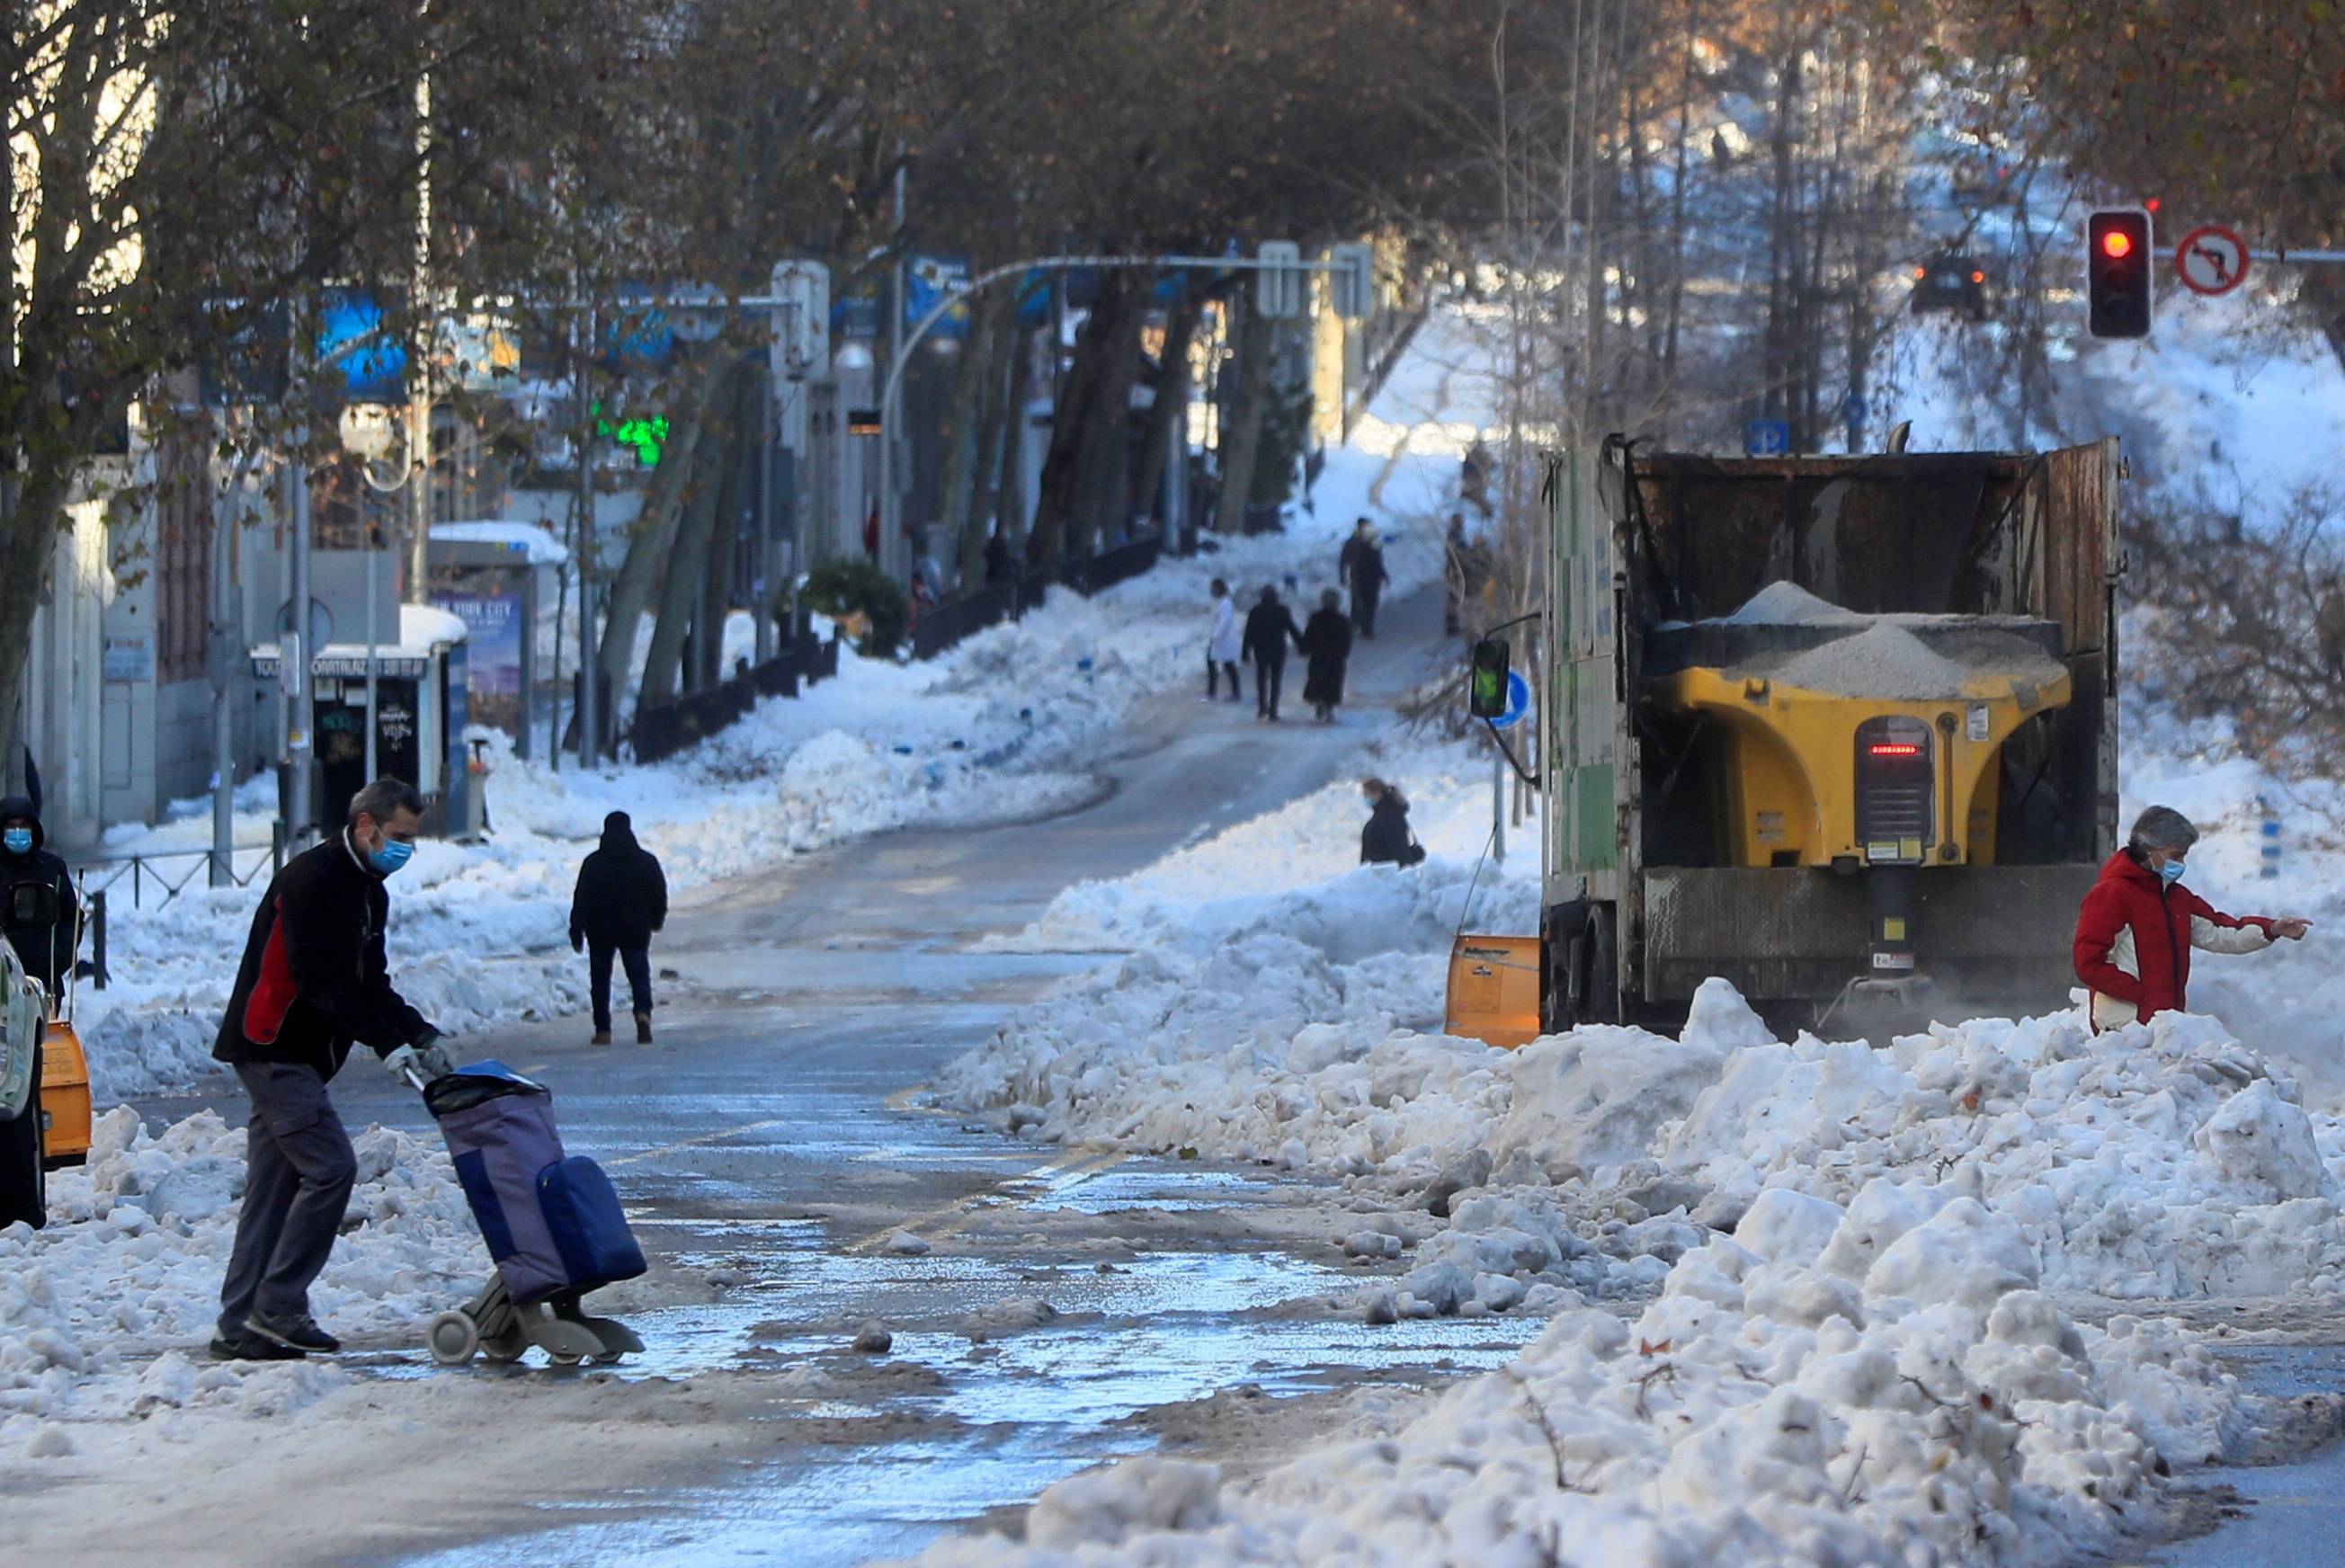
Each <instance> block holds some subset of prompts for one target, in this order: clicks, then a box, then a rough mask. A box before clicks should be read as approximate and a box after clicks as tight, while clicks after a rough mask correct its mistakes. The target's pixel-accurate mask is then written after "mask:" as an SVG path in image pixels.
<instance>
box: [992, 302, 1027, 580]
mask: <svg viewBox="0 0 2345 1568" xmlns="http://www.w3.org/2000/svg"><path fill="white" fill-rule="evenodd" d="M1031 348H1032V344H1031V341H1030V339H1029V337H1028V335H1027V334H1026V333H1025V332H1023V331H1021V330H1020V329H1018V327H1017V326H1016V324H1015V323H1014V322H1013V323H1012V325H1011V327H1010V385H1009V388H1008V389H1007V390H1005V391H1004V392H1003V393H1002V396H1001V457H1000V463H999V464H998V465H997V467H996V469H995V479H994V485H993V495H992V497H991V504H990V507H989V508H988V510H989V511H991V512H992V513H993V515H994V517H995V519H996V520H997V521H996V526H997V527H998V528H1000V531H1001V538H1002V541H1004V542H1005V543H1007V544H1008V545H1009V546H1010V548H1011V549H1013V550H1023V549H1024V548H1025V546H1026V539H1025V535H1026V531H1027V529H1028V527H1029V525H1030V522H1031V521H1032V518H1033V511H1032V509H1031V507H1030V505H1029V503H1028V501H1027V499H1026V405H1027V404H1028V403H1029V402H1030V401H1031V400H1032V393H1033V386H1034V356H1033V354H1032V352H1031V351H1030V350H1031Z"/></svg>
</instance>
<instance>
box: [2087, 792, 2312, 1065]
mask: <svg viewBox="0 0 2345 1568" xmlns="http://www.w3.org/2000/svg"><path fill="white" fill-rule="evenodd" d="M2197 843H2198V829H2197V828H2196V827H2194V826H2192V825H2191V824H2190V819H2189V818H2188V817H2186V816H2184V815H2183V814H2181V813H2180V812H2178V811H2176V810H2175V809H2174V808H2173V807H2172V806H2165V805H2154V806H2151V807H2150V808H2149V809H2148V810H2147V811H2145V812H2143V813H2142V814H2141V816H2140V818H2139V819H2138V820H2137V821H2136V822H2135V824H2133V833H2132V835H2131V836H2130V838H2129V840H2128V841H2127V845H2126V846H2125V847H2124V848H2123V849H2120V850H2118V851H2117V853H2116V854H2115V855H2111V856H2109V861H2108V864H2107V865H2104V866H2102V867H2101V877H2100V880H2099V881H2098V882H2096V883H2095V884H2094V885H2093V890H2092V891H2091V892H2090V893H2087V894H2086V895H2085V904H2084V907H2083V908H2082V909H2081V910H2079V911H2078V912H2077V916H2076V953H2075V960H2076V978H2078V979H2079V980H2082V981H2083V982H2084V983H2085V984H2086V986H2090V987H2091V992H2092V994H2091V998H2090V1000H2089V1001H2087V1002H2086V1016H2087V1017H2089V1018H2090V1019H2091V1020H2092V1025H2093V1028H2094V1029H2095V1030H2096V1032H2097V1031H2099V1030H2102V1029H2121V1028H2123V1027H2125V1026H2126V1025H2127V1024H2130V1023H2134V1022H2137V1021H2138V1022H2141V1023H2145V1024H2146V1023H2147V1022H2149V1020H2150V1019H2151V1018H2152V1017H2155V1016H2156V1015H2157V1014H2159V1013H2165V1012H2177V1013H2178V1012H2182V1011H2185V1010H2186V1008H2187V1004H2188V993H2189V986H2190V950H2191V949H2192V948H2193V947H2197V948H2199V949H2201V950H2202V951H2205V952H2208V953H2260V952H2262V951H2263V950H2264V949H2265V948H2267V947H2269V946H2271V945H2272V944H2273V943H2274V942H2275V941H2289V942H2296V941H2301V940H2302V939H2303V937H2304V934H2305V933H2306V932H2308V931H2309V930H2311V929H2312V923H2311V922H2310V921H2309V920H2273V919H2269V918H2267V917H2266V916H2260V915H2249V916H2236V915H2225V914H2223V913H2222V912H2221V911H2219V910H2218V909H2217V908H2216V907H2215V906H2214V905H2211V904H2209V903H2208V902H2207V901H2206V900H2205V899H2203V898H2201V897H2199V896H2198V895H2197V894H2195V893H2193V892H2191V891H2190V890H2189V889H2188V888H2187V887H2185V886H2183V885H2182V867H2183V861H2184V858H2185V857H2186V856H2188V855H2189V853H2190V846H2191V845H2195V844H2197Z"/></svg>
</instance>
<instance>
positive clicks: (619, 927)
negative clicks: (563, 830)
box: [570, 811, 667, 952]
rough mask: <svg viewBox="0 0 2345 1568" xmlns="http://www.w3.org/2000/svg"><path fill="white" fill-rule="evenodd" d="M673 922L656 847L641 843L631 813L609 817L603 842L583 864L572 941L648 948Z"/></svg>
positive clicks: (572, 917) (572, 903)
mask: <svg viewBox="0 0 2345 1568" xmlns="http://www.w3.org/2000/svg"><path fill="white" fill-rule="evenodd" d="M666 924H667V877H666V876H665V875H664V874H662V872H661V871H660V863H659V861H658V859H657V858H656V857H655V856H654V855H653V854H652V852H651V851H650V850H648V849H645V847H644V846H643V845H640V844H638V843H636V842H635V829H634V823H632V822H631V821H629V820H628V817H627V814H626V813H625V812H623V811H614V812H613V813H612V814H610V815H608V816H606V817H604V819H603V846H602V847H601V848H600V849H597V850H595V851H594V853H593V854H592V855H588V856H587V857H586V859H585V863H584V865H580V866H579V867H578V887H577V891H576V892H575V893H574V894H573V895H571V899H570V941H571V945H572V946H577V945H578V944H579V943H580V942H592V943H594V944H595V945H596V946H604V947H616V948H618V949H620V950H621V951H622V952H624V951H625V950H627V949H629V948H632V947H648V946H651V945H652V933H653V932H655V931H656V930H658V929H659V928H660V927H661V926H665V925H666Z"/></svg>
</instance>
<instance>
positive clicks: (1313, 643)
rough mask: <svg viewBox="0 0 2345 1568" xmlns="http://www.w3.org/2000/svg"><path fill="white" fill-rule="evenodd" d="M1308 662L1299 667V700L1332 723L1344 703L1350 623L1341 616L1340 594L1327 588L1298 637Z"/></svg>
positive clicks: (1350, 640) (1350, 638)
mask: <svg viewBox="0 0 2345 1568" xmlns="http://www.w3.org/2000/svg"><path fill="white" fill-rule="evenodd" d="M1299 641H1300V643H1301V646H1302V649H1303V656H1304V659H1306V660H1308V661H1309V663H1306V664H1305V665H1304V670H1303V700H1304V702H1306V703H1310V704H1311V711H1312V712H1313V713H1316V714H1317V715H1318V716H1319V722H1320V723H1323V724H1326V723H1334V722H1335V710H1336V709H1337V708H1339V707H1341V706H1342V705H1343V703H1344V667H1345V664H1347V663H1350V661H1351V657H1352V623H1351V622H1349V621H1346V620H1345V619H1344V596H1343V595H1342V594H1340V593H1338V592H1335V590H1334V589H1332V588H1330V589H1328V590H1327V591H1326V592H1324V593H1322V594H1320V595H1319V608H1318V609H1316V610H1314V611H1313V612H1311V619H1310V620H1308V621H1306V622H1304V623H1303V635H1302V637H1301V639H1300V640H1299Z"/></svg>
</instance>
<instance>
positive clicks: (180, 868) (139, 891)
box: [73, 844, 277, 909]
mask: <svg viewBox="0 0 2345 1568" xmlns="http://www.w3.org/2000/svg"><path fill="white" fill-rule="evenodd" d="M211 863H212V852H211V851H210V850H208V849H164V850H157V851H155V852H154V853H152V854H147V855H108V856H102V857H100V858H97V859H95V860H80V861H76V862H75V863H74V867H73V868H74V870H75V871H76V872H78V873H79V874H80V875H79V877H78V878H77V880H78V881H79V882H80V884H81V885H82V886H83V888H85V889H86V891H88V892H91V893H110V892H113V891H114V890H115V889H117V888H118V887H119V886H121V885H122V884H123V883H124V881H125V880H126V879H127V881H128V883H129V885H130V907H131V908H133V909H145V908H147V906H148V905H147V899H148V898H149V897H152V898H153V899H154V900H155V903H154V905H153V906H154V907H155V908H157V909H160V908H161V907H163V905H166V904H168V903H170V902H171V900H172V899H174V898H177V897H178V895H179V894H180V892H181V891H182V890H184V889H185V888H186V887H187V885H188V884H189V883H191V882H193V881H195V880H196V878H198V877H199V876H205V875H207V873H208V871H209V869H210V867H211ZM276 864H277V852H276V849H275V848H274V846H272V845H266V844H239V845H236V846H235V847H234V848H233V849H230V850H229V851H228V881H229V882H230V883H231V884H233V885H236V886H238V887H249V886H251V885H252V884H253V881H254V879H255V878H257V877H259V875H260V874H261V873H262V872H264V871H270V870H274V869H275V868H276Z"/></svg>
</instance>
